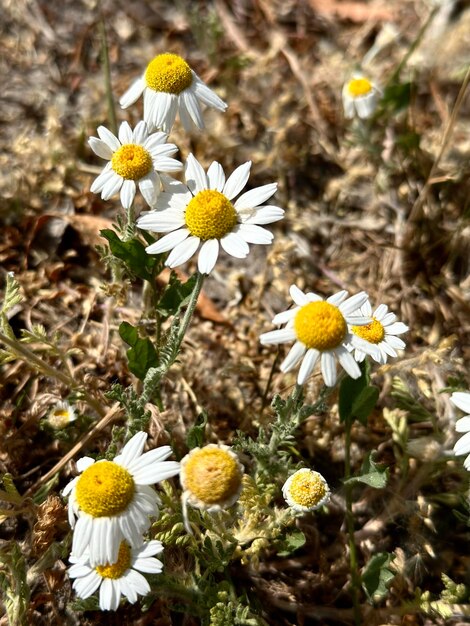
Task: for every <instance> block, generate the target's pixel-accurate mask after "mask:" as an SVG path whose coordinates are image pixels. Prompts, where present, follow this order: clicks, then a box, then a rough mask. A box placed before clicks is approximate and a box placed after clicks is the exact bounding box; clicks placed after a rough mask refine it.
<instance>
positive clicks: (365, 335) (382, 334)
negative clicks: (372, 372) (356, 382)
mask: <svg viewBox="0 0 470 626" xmlns="http://www.w3.org/2000/svg"><path fill="white" fill-rule="evenodd" d="M360 313H361V314H362V315H363V316H364V317H372V322H371V323H370V324H367V325H366V326H353V327H352V329H351V330H352V332H353V333H354V334H355V335H357V336H358V337H361V338H362V339H364V340H365V341H368V342H369V343H373V344H375V345H376V346H377V348H378V349H379V351H380V352H379V355H378V357H377V356H374V355H371V356H372V358H373V359H375V360H376V361H377V363H382V364H383V363H386V362H387V359H388V357H389V356H397V353H396V350H403V349H404V348H405V347H406V344H405V342H404V341H402V340H401V339H399V338H398V337H397V335H401V334H403V333H406V331H407V330H408V326H407V325H406V324H403V323H402V322H397V321H396V319H397V316H396V315H395V314H394V313H389V312H388V306H386V305H385V304H380V305H379V306H378V307H377V308H376V309H375V311H374V312H373V313H372V307H371V305H370V302H369V301H368V300H367V301H366V302H364V304H363V305H362V306H361V308H360ZM365 356H366V355H365V352H362V350H361V349H360V348H356V350H355V352H354V358H355V359H356V361H359V362H361V361H363V360H364V359H365Z"/></svg>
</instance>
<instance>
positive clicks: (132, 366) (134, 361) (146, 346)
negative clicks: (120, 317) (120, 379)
mask: <svg viewBox="0 0 470 626" xmlns="http://www.w3.org/2000/svg"><path fill="white" fill-rule="evenodd" d="M119 335H120V336H121V339H123V340H124V341H125V342H126V343H127V344H128V345H130V346H131V347H130V349H129V350H128V351H127V360H128V365H129V370H130V371H131V372H132V373H133V374H134V376H137V378H140V380H144V378H145V375H146V374H147V372H148V370H149V369H150V368H151V367H156V366H157V365H158V355H157V352H156V350H155V347H154V345H153V343H152V342H151V341H150V339H149V338H148V337H145V338H141V337H139V333H138V330H137V328H135V327H134V326H132V324H129V323H128V322H122V323H121V325H120V326H119Z"/></svg>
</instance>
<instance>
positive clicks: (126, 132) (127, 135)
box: [118, 122, 133, 144]
mask: <svg viewBox="0 0 470 626" xmlns="http://www.w3.org/2000/svg"><path fill="white" fill-rule="evenodd" d="M118 137H119V141H120V142H121V143H122V144H125V143H133V136H132V129H131V127H130V126H129V124H128V122H122V124H121V125H120V126H119V134H118Z"/></svg>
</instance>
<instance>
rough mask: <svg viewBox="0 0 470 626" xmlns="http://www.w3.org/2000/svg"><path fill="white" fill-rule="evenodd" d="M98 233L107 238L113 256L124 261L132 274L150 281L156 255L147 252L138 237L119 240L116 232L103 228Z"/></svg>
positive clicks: (156, 258) (156, 259)
mask: <svg viewBox="0 0 470 626" xmlns="http://www.w3.org/2000/svg"><path fill="white" fill-rule="evenodd" d="M100 234H101V236H102V237H104V238H105V239H107V241H108V243H109V247H110V249H111V252H112V253H113V254H114V256H115V257H117V258H118V259H121V261H124V263H125V264H126V266H127V268H128V269H129V270H130V271H131V272H132V273H133V274H135V275H136V276H138V277H139V278H142V279H143V280H149V281H151V280H152V279H153V270H154V267H155V264H156V263H157V261H158V256H152V255H150V254H147V253H146V252H145V247H144V245H143V244H142V243H141V242H140V241H139V240H138V239H130V240H129V241H121V240H120V239H119V237H118V236H117V234H116V233H115V232H114V231H113V230H110V229H104V230H102V231H100Z"/></svg>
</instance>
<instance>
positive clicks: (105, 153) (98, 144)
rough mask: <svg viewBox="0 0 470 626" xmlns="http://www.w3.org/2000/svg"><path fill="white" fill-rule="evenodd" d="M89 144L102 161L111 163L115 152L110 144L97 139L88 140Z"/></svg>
mask: <svg viewBox="0 0 470 626" xmlns="http://www.w3.org/2000/svg"><path fill="white" fill-rule="evenodd" d="M88 144H89V146H90V148H91V149H92V150H93V152H94V153H95V154H97V155H98V156H99V157H101V158H102V159H106V160H107V161H109V160H111V159H112V158H113V151H112V150H111V148H110V147H109V146H108V144H107V143H105V142H104V141H102V140H101V139H97V138H96V137H90V139H88Z"/></svg>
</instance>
